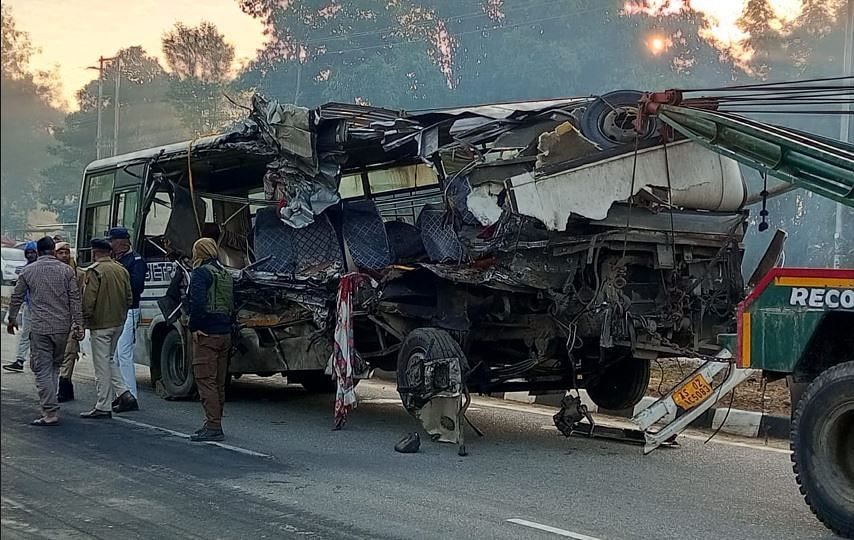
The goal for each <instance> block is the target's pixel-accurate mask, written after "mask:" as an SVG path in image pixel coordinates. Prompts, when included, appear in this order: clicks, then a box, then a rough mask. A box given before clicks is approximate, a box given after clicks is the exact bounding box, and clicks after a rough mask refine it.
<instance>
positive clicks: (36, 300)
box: [6, 236, 82, 426]
mask: <svg viewBox="0 0 854 540" xmlns="http://www.w3.org/2000/svg"><path fill="white" fill-rule="evenodd" d="M36 246H37V249H38V254H39V258H38V260H37V261H36V262H34V263H32V264H30V265H27V266H26V267H24V269H23V270H21V275H20V276H18V282H17V283H16V284H15V292H14V293H12V300H11V301H10V303H9V324H8V327H7V328H6V331H7V332H8V333H9V334H13V335H14V333H15V330H16V329H17V328H18V324H17V322H16V320H17V316H18V310H20V309H21V304H23V302H24V296H25V295H29V298H30V369H32V370H33V373H35V375H36V388H38V392H39V402H40V403H41V410H42V416H41V418H38V419H36V420H34V421H33V422H32V424H33V425H34V426H55V425H57V423H59V403H57V401H56V381H57V370H58V369H59V366H60V365H61V364H62V355H63V353H64V352H65V343H66V341H67V340H68V336H69V334H71V335H72V337H73V338H74V339H81V338H82V331H81V325H80V323H81V321H80V289H79V288H78V287H77V276H76V275H75V274H74V271H73V270H72V269H71V268H69V266H68V265H67V264H63V263H61V262H59V261H58V260H57V259H56V256H55V251H54V248H55V245H54V242H53V239H51V238H50V237H49V236H45V237H44V238H42V239H41V240H39V241H38V243H37V245H36Z"/></svg>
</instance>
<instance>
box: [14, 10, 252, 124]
mask: <svg viewBox="0 0 854 540" xmlns="http://www.w3.org/2000/svg"><path fill="white" fill-rule="evenodd" d="M3 3H4V5H8V6H10V7H11V8H12V14H13V16H14V17H15V21H16V23H17V26H18V29H19V30H23V31H26V32H28V33H29V34H30V38H31V40H32V42H33V45H34V46H36V47H37V48H39V49H40V50H41V52H40V53H39V54H37V55H36V56H35V57H34V58H33V59H32V64H33V67H34V68H36V69H46V70H51V69H54V68H56V69H57V70H58V71H59V74H60V77H61V79H62V94H63V96H64V97H65V100H66V102H67V103H66V105H67V106H68V107H69V108H71V109H73V108H76V103H75V99H74V93H75V92H76V91H77V90H78V89H79V88H81V87H82V86H83V85H85V84H86V82H88V81H90V80H91V79H93V78H95V71H93V70H90V69H86V68H87V66H97V65H98V57H99V56H102V55H103V56H112V55H113V54H114V53H115V52H116V51H117V50H119V49H121V48H123V47H128V46H133V45H142V47H143V48H144V49H145V50H146V51H147V52H148V53H149V54H151V55H153V56H157V57H158V58H160V60H161V64H163V65H164V67H165V65H166V63H165V62H164V61H163V53H162V52H161V50H160V37H161V36H162V35H163V33H164V32H166V31H167V30H169V29H170V28H171V27H172V26H173V25H174V24H175V23H176V22H178V21H180V22H183V23H184V24H186V25H188V26H195V25H197V24H198V23H200V22H201V21H203V20H207V21H210V22H212V23H214V24H215V25H216V26H217V27H218V28H219V30H220V32H222V33H223V34H225V38H226V40H227V41H228V42H230V43H232V44H233V45H234V47H235V58H236V61H237V62H238V63H242V62H245V61H246V60H249V59H252V58H254V57H255V52H256V51H257V50H258V48H260V47H261V45H262V44H263V42H264V37H263V35H262V30H263V27H262V25H261V23H260V22H259V21H258V20H256V19H253V18H252V17H250V16H248V15H246V14H244V13H243V12H242V11H241V10H240V8H239V7H238V5H237V2H236V0H202V1H199V0H4V2H3Z"/></svg>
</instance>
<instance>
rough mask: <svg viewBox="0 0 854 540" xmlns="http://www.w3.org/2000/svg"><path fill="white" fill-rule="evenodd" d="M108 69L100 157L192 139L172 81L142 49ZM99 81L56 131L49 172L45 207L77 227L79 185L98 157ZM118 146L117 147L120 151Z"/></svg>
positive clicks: (123, 53) (124, 53)
mask: <svg viewBox="0 0 854 540" xmlns="http://www.w3.org/2000/svg"><path fill="white" fill-rule="evenodd" d="M114 58H115V59H114V60H110V61H109V62H107V63H106V65H105V69H104V73H103V81H102V85H103V87H102V103H101V127H102V137H101V138H102V141H101V156H102V157H106V156H108V155H111V154H113V153H115V152H116V151H118V152H132V151H135V150H141V149H144V148H149V147H151V146H156V145H158V144H165V143H169V142H176V141H180V140H185V139H187V138H189V136H190V134H189V131H188V130H187V129H186V128H185V127H184V126H183V125H182V123H181V121H180V120H179V118H178V114H177V111H176V107H175V105H174V103H173V102H172V101H171V100H170V99H169V90H170V83H171V81H172V77H171V76H170V75H169V74H168V73H166V72H165V71H164V70H163V68H162V66H161V65H160V63H159V62H158V61H157V59H156V58H154V57H152V56H150V55H148V53H146V51H145V50H144V49H143V48H142V47H139V46H134V47H128V48H125V49H121V50H120V51H117V52H116V54H115V55H114ZM117 78H118V79H119V94H118V96H119V99H118V105H119V106H118V109H119V131H118V133H117V134H116V133H115V129H114V128H115V123H114V121H115V111H116V79H117ZM98 84H99V81H98V79H94V80H92V81H90V82H89V83H87V84H86V86H84V87H83V88H81V89H80V90H79V91H78V92H77V102H78V105H79V110H77V111H75V112H72V113H69V114H68V115H67V116H66V117H65V121H64V123H63V125H62V126H59V127H57V128H56V129H55V130H54V139H55V141H56V142H57V144H55V145H53V146H52V147H51V148H50V152H51V153H52V154H53V155H54V156H56V157H57V159H56V163H55V164H53V165H51V166H49V167H47V168H45V169H44V171H43V173H44V177H45V180H44V182H43V185H42V189H41V190H40V193H39V195H40V199H41V201H42V202H43V203H44V204H45V205H46V206H47V207H48V208H49V209H50V210H53V211H54V212H57V214H59V215H60V217H61V218H62V219H65V220H71V221H75V220H76V216H77V206H78V203H79V200H78V199H79V194H80V180H81V178H82V173H83V170H84V169H85V167H86V165H88V164H89V163H90V162H91V161H93V160H95V159H96V157H97V149H96V141H97V124H98ZM116 143H118V145H116Z"/></svg>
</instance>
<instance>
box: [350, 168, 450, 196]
mask: <svg viewBox="0 0 854 540" xmlns="http://www.w3.org/2000/svg"><path fill="white" fill-rule="evenodd" d="M368 180H369V182H370V186H371V194H372V195H375V194H378V193H383V192H385V191H394V190H398V189H407V188H409V189H412V188H420V187H424V186H433V185H437V184H438V183H439V178H438V177H437V176H436V171H434V170H433V168H432V167H430V166H429V165H425V164H423V163H419V164H417V165H407V166H405V167H395V168H393V169H381V170H376V171H368ZM342 182H343V178H342Z"/></svg>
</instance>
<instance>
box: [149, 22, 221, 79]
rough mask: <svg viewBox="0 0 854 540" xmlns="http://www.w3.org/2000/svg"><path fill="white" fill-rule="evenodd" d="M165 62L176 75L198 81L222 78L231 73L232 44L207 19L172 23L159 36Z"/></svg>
mask: <svg viewBox="0 0 854 540" xmlns="http://www.w3.org/2000/svg"><path fill="white" fill-rule="evenodd" d="M162 43H163V54H164V56H165V57H166V65H167V66H168V67H169V69H170V70H171V71H172V73H173V74H175V75H176V76H177V77H178V78H179V79H181V80H184V79H196V80H199V81H202V82H208V83H212V82H218V83H221V82H224V81H226V80H227V79H228V78H229V76H230V74H231V67H232V63H233V62H234V45H232V44H230V43H227V42H226V41H225V36H224V35H223V34H221V33H220V32H219V30H217V27H216V26H215V25H214V24H213V23H210V22H207V21H203V22H202V23H201V24H199V26H196V27H188V26H185V25H184V24H183V23H180V22H178V23H175V26H174V27H173V28H172V29H171V30H170V31H168V32H166V33H165V34H163V38H162Z"/></svg>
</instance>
